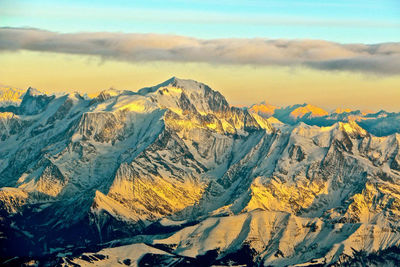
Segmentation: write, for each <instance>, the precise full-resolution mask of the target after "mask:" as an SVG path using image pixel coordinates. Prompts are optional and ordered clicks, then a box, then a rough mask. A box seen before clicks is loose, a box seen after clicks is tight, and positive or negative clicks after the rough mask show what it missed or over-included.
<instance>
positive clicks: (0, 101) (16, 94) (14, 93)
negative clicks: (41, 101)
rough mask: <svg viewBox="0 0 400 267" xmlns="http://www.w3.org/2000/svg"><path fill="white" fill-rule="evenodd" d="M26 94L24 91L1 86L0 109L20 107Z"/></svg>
mask: <svg viewBox="0 0 400 267" xmlns="http://www.w3.org/2000/svg"><path fill="white" fill-rule="evenodd" d="M24 93H25V91H24V90H22V89H18V88H12V87H1V86H0V107H4V106H18V105H19V104H20V103H21V101H22V97H23V95H24Z"/></svg>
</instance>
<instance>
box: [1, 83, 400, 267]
mask: <svg viewBox="0 0 400 267" xmlns="http://www.w3.org/2000/svg"><path fill="white" fill-rule="evenodd" d="M263 110H264V109H263V108H260V107H257V108H256V109H250V110H247V109H239V108H235V107H231V106H230V105H229V104H228V102H227V101H226V99H225V98H224V96H222V95H221V94H220V93H218V92H216V91H213V90H212V89H211V88H209V87H208V86H207V85H205V84H202V83H199V82H196V81H192V80H181V79H177V78H172V79H170V80H167V81H165V82H164V83H161V84H159V85H157V86H154V87H148V88H143V89H141V90H139V91H138V92H131V91H117V90H114V89H111V90H106V91H103V92H102V93H100V95H99V96H98V97H96V98H94V99H87V98H83V97H81V96H80V95H79V94H69V95H63V96H57V97H56V96H53V95H46V94H43V93H40V92H38V91H36V90H33V89H29V90H28V91H27V92H26V93H25V95H24V96H23V99H22V100H21V102H20V103H19V104H18V105H8V106H2V109H1V110H0V112H1V113H0V186H1V189H0V253H1V255H0V260H1V261H2V262H7V263H8V264H18V263H23V262H27V261H31V260H33V261H38V262H39V263H41V264H50V265H52V264H53V265H54V264H60V263H63V264H65V265H71V266H73V264H83V265H89V264H91V263H93V264H96V265H104V266H110V265H113V264H118V263H122V264H127V265H129V264H139V265H145V264H150V265H168V264H170V265H171V264H172V265H174V264H181V265H188V266H193V265H202V266H207V265H213V264H214V265H232V264H247V265H253V264H255V265H266V266H268V265H272V266H285V265H296V264H304V265H318V264H320V265H321V264H322V265H324V264H340V263H344V262H347V263H349V264H350V263H351V264H356V261H357V260H360V255H367V256H368V257H369V258H368V260H369V261H370V262H369V263H370V264H374V262H376V263H377V265H379V264H378V263H379V262H385V263H387V264H390V263H391V262H393V261H395V260H396V259H395V258H394V257H392V256H391V255H392V254H395V253H396V251H397V250H396V249H398V247H399V244H400V232H399V219H400V167H399V166H400V155H399V154H400V151H399V146H400V135H398V134H397V133H394V134H391V135H386V136H380V137H377V136H375V135H374V134H371V133H370V132H369V131H367V130H366V129H364V128H363V127H361V126H360V125H359V124H357V123H356V122H355V121H352V120H350V121H343V122H342V121H339V120H338V121H337V122H335V123H332V124H330V125H329V126H325V127H322V126H316V125H309V124H306V123H304V122H301V118H305V117H306V118H308V119H310V120H311V119H320V118H321V117H324V116H325V117H326V116H333V115H332V114H329V115H327V113H326V112H325V111H323V110H321V109H319V108H317V107H314V106H311V105H297V106H292V107H290V108H287V109H286V110H281V111H280V112H281V114H282V116H283V114H287V116H289V117H290V116H291V117H290V118H291V121H290V122H286V121H285V120H284V119H282V120H281V121H283V122H284V123H282V122H280V121H278V120H277V119H275V120H271V118H268V117H270V115H271V114H272V113H271V114H269V115H268V116H263V114H261V113H260V112H262V111H263ZM266 110H268V112H270V111H271V109H266ZM277 110H279V109H276V108H274V109H273V112H275V113H276V112H278V113H279V111H277ZM344 113H346V111H344V112H343V113H340V114H344ZM335 114H336V115H337V116H339V115H340V114H339V113H335ZM336 115H335V116H336ZM285 116H286V115H285ZM387 117H388V116H386V117H385V118H387ZM394 117H395V116H394V115H393V116H392V117H391V118H392V119H393V118H394ZM299 119H300V122H299V121H297V120H299ZM294 121H296V122H294ZM82 248H88V249H87V250H85V249H82ZM89 248H90V249H89ZM135 251H136V252H135ZM363 253H364V254H363ZM367 256H366V257H367ZM15 257H18V258H15Z"/></svg>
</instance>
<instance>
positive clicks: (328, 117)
mask: <svg viewBox="0 0 400 267" xmlns="http://www.w3.org/2000/svg"><path fill="white" fill-rule="evenodd" d="M249 111H250V112H251V113H252V114H257V115H259V116H261V117H263V118H268V119H270V120H275V119H277V120H278V121H281V122H284V123H286V124H290V125H296V124H297V123H299V122H304V123H306V124H308V125H316V126H320V127H322V126H332V125H333V124H335V123H337V122H351V121H356V122H357V123H358V124H359V125H360V126H362V127H364V128H365V129H366V130H368V131H369V132H370V133H372V134H374V135H376V136H387V135H390V134H394V133H398V132H400V113H395V112H387V111H384V110H381V111H379V112H375V113H374V112H371V111H360V110H351V109H348V108H347V109H343V108H337V109H335V110H334V111H332V112H328V111H326V110H324V109H322V108H319V107H316V106H313V105H310V104H301V105H299V104H297V105H293V106H288V107H278V106H273V105H270V104H266V103H265V102H263V103H261V104H256V105H253V106H251V107H250V108H249ZM271 118H272V119H271Z"/></svg>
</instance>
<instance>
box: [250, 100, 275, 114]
mask: <svg viewBox="0 0 400 267" xmlns="http://www.w3.org/2000/svg"><path fill="white" fill-rule="evenodd" d="M279 108H280V107H278V106H274V105H271V104H267V103H266V101H263V102H261V103H260V104H255V105H252V106H251V107H250V109H249V110H250V111H251V112H254V113H257V114H258V115H260V116H261V117H271V116H273V115H274V113H275V110H276V109H279Z"/></svg>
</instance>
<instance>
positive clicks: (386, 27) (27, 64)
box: [0, 0, 400, 111]
mask: <svg viewBox="0 0 400 267" xmlns="http://www.w3.org/2000/svg"><path fill="white" fill-rule="evenodd" d="M93 3H94V1H44V0H36V1H19V0H14V1H9V0H0V84H2V85H10V86H16V87H21V88H26V87H27V86H33V87H37V88H38V89H42V90H45V91H50V92H51V91H80V92H88V93H95V92H98V91H100V90H102V89H106V88H109V87H116V88H121V89H130V90H137V89H139V88H141V87H143V86H149V85H154V84H157V83H159V82H162V81H163V80H166V79H168V78H170V77H171V76H177V77H180V78H190V79H196V80H199V81H201V82H205V83H207V84H209V85H210V86H212V87H213V88H214V89H216V90H219V91H220V92H222V93H223V94H224V95H225V96H226V97H227V99H228V101H229V102H231V103H232V104H235V105H249V104H251V103H259V102H261V101H264V100H265V101H266V102H268V103H272V104H278V105H289V104H295V103H304V102H307V103H311V104H315V105H319V106H321V107H324V108H332V109H333V108H335V107H338V106H340V107H344V108H345V107H350V108H361V109H373V110H379V109H382V108H383V109H388V110H393V111H400V106H399V105H398V104H397V102H398V99H400V1H397V0H391V1H390V0H380V1H369V0H365V1H357V0H354V1H351V0H343V1H342V0H332V1H311V0H296V1H289V0H281V1H265V0H264V1H257V0H251V1H227V0H220V1H209V0H203V1H200V0H185V1H184V0H174V1H158V0H149V1H95V4H93ZM244 92H246V93H245V94H244Z"/></svg>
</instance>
